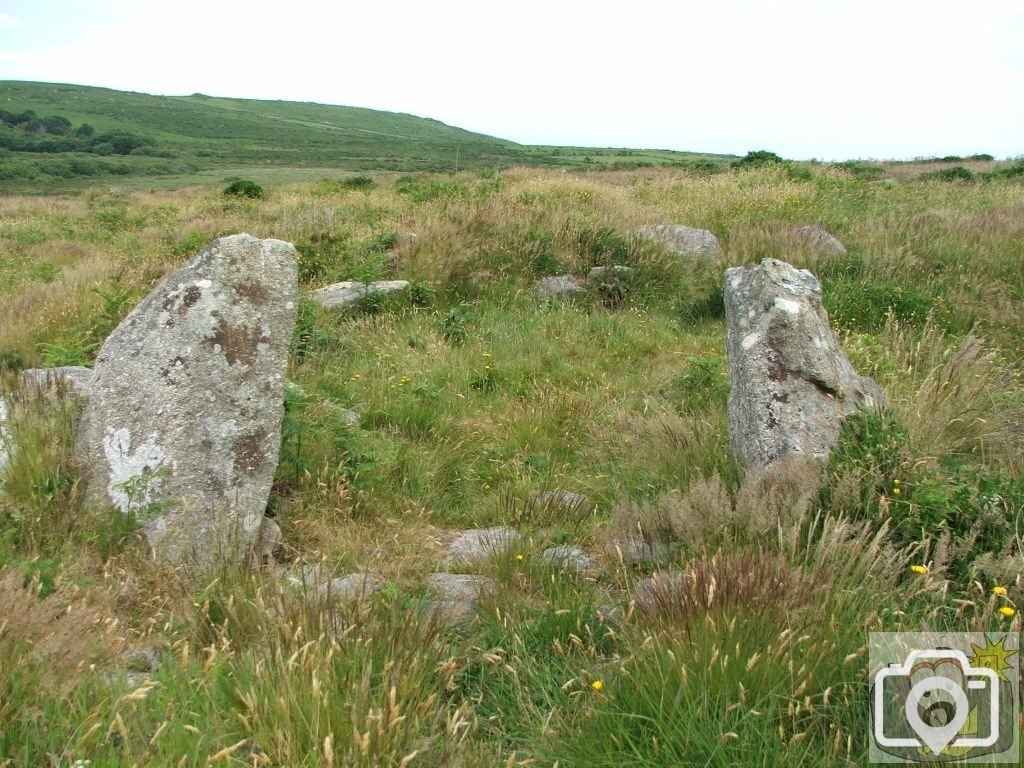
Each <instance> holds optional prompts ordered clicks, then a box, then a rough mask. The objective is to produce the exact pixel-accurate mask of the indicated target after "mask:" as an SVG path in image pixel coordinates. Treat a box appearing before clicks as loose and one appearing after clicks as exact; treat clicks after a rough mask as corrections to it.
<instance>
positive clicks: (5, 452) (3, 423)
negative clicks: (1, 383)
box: [0, 397, 12, 485]
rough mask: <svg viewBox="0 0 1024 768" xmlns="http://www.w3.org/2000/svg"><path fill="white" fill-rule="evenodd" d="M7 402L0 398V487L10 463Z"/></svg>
mask: <svg viewBox="0 0 1024 768" xmlns="http://www.w3.org/2000/svg"><path fill="white" fill-rule="evenodd" d="M7 414H8V409H7V401H6V400H4V398H3V397H0V485H3V482H4V477H3V475H4V472H6V471H7V467H8V465H9V464H10V463H11V447H12V446H11V435H10V431H9V430H8V429H7Z"/></svg>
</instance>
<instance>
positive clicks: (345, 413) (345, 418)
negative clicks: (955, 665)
mask: <svg viewBox="0 0 1024 768" xmlns="http://www.w3.org/2000/svg"><path fill="white" fill-rule="evenodd" d="M334 413H335V415H337V417H338V421H340V422H341V423H342V424H345V425H347V426H349V427H355V426H357V425H358V424H359V422H360V421H362V419H363V417H362V416H360V415H359V414H358V413H357V412H356V411H353V410H350V409H348V408H336V409H334Z"/></svg>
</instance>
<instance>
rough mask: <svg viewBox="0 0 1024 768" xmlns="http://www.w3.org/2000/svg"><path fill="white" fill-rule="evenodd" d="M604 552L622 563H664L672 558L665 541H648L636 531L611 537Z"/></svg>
mask: <svg viewBox="0 0 1024 768" xmlns="http://www.w3.org/2000/svg"><path fill="white" fill-rule="evenodd" d="M605 552H606V554H607V555H608V556H609V557H612V558H615V560H616V561H618V562H621V563H623V564H624V565H633V564H637V563H639V564H645V565H665V564H666V563H668V562H669V561H670V560H671V559H672V552H671V550H670V549H669V547H668V545H667V544H666V543H664V542H662V541H648V540H647V539H645V538H644V537H643V536H640V535H639V534H636V533H634V534H630V535H629V536H627V537H625V538H617V539H613V540H612V541H610V542H609V543H608V544H607V546H606V547H605Z"/></svg>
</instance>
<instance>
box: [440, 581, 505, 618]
mask: <svg viewBox="0 0 1024 768" xmlns="http://www.w3.org/2000/svg"><path fill="white" fill-rule="evenodd" d="M430 589H431V591H432V592H434V593H435V594H436V595H437V598H438V599H437V600H436V601H434V602H433V603H432V606H433V610H434V611H435V612H437V613H438V614H440V615H441V616H443V617H444V618H446V619H450V620H453V621H464V620H466V619H469V618H471V617H472V616H473V615H474V614H475V613H476V610H477V607H478V606H479V605H480V596H481V595H482V594H483V593H484V592H487V591H489V590H493V589H494V579H491V578H489V577H487V576H475V575H471V574H466V573H435V574H432V575H431V576H430Z"/></svg>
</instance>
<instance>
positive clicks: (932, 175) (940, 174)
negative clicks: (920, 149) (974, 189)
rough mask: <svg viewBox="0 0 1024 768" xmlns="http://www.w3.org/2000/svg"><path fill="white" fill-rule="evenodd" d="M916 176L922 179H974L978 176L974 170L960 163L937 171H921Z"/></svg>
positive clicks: (967, 180)
mask: <svg viewBox="0 0 1024 768" xmlns="http://www.w3.org/2000/svg"><path fill="white" fill-rule="evenodd" d="M918 178H920V179H921V180H923V181H963V182H971V181H975V180H976V179H977V178H978V177H977V175H976V174H975V173H974V171H972V170H970V169H969V168H964V167H963V166H962V165H954V166H953V167H952V168H943V169H941V170H938V171H931V172H929V173H922V174H921V175H920V176H919V177H918Z"/></svg>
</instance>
